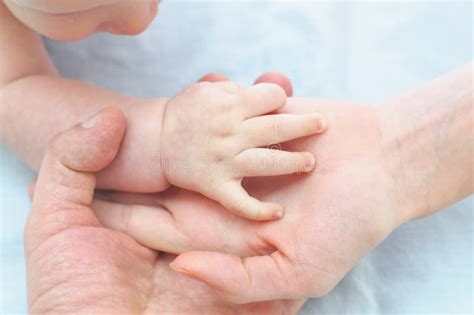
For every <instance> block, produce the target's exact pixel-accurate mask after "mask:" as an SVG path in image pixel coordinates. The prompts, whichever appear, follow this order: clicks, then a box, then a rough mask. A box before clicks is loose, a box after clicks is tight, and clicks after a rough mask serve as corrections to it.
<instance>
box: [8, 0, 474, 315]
mask: <svg viewBox="0 0 474 315" xmlns="http://www.w3.org/2000/svg"><path fill="white" fill-rule="evenodd" d="M472 16H473V4H472V2H471V1H447V0H446V1H400V2H390V3H389V2H382V1H370V2H360V1H357V2H355V1H305V2H297V1H288V2H283V1H278V2H272V1H179V0H173V1H164V2H163V3H162V4H161V8H160V12H159V14H158V17H157V19H156V20H155V21H154V22H153V24H152V25H151V26H150V28H149V29H148V30H147V31H146V32H145V33H143V34H142V35H140V36H138V37H117V36H113V35H107V34H97V35H94V36H92V37H91V38H89V39H87V40H84V41H81V42H74V43H60V42H55V41H50V40H45V44H46V45H47V48H48V51H49V52H50V54H51V56H52V58H53V60H54V62H55V63H56V65H57V66H58V68H59V70H60V72H61V73H62V74H63V75H64V76H66V77H71V78H75V79H79V80H83V81H87V82H90V83H93V84H95V85H98V86H101V87H104V88H107V89H111V90H114V91H117V92H119V93H122V94H127V95H132V96H135V97H142V98H153V97H159V96H172V95H174V94H175V93H176V92H178V91H179V90H181V89H182V88H183V87H185V86H187V85H189V84H190V83H192V82H194V81H196V80H197V79H198V78H199V77H200V76H202V75H203V74H205V73H208V72H211V71H219V72H223V73H225V74H226V75H228V76H229V77H230V78H231V79H232V80H235V81H238V82H241V83H245V84H250V83H251V82H252V81H253V80H254V79H255V78H256V77H257V76H258V75H260V74H261V73H262V72H265V71H280V72H283V73H285V74H287V75H288V76H289V77H290V78H291V79H292V81H293V84H294V88H295V96H306V97H318V98H335V99H346V100H353V101H366V102H372V103H376V102H377V101H379V100H383V99H384V98H388V97H390V96H392V95H395V94H398V93H400V92H403V91H406V90H409V89H412V88H415V87H417V86H418V85H420V84H423V83H424V82H426V81H429V80H432V79H434V78H436V77H437V76H440V75H442V74H444V73H446V72H448V71H450V70H452V69H454V68H456V67H458V66H461V65H463V64H465V63H468V62H470V61H471V60H472V58H473V50H472V49H473V48H472V39H473V37H472V35H473V34H472V30H473V24H472ZM34 176H35V174H34V173H33V172H31V171H30V170H28V169H27V167H26V166H24V165H23V164H22V162H20V161H19V160H18V159H17V158H16V157H15V156H13V155H12V154H11V153H9V152H8V151H6V150H5V149H4V148H0V185H1V186H0V199H1V234H0V237H1V287H0V293H1V294H0V297H1V306H0V313H1V314H15V313H26V312H27V307H26V286H25V268H24V258H23V247H22V246H23V245H22V244H23V243H22V232H23V225H24V222H25V219H26V217H27V214H28V210H29V206H30V204H29V201H28V196H27V186H28V184H29V182H30V181H31V180H32V179H33V178H34ZM473 201H474V199H473V198H472V196H471V197H470V198H467V199H465V200H463V201H461V202H459V203H457V204H455V205H453V206H451V207H450V208H449V209H447V210H446V211H443V212H441V213H438V214H436V215H434V216H432V217H429V218H426V219H423V220H418V221H415V222H411V223H409V224H406V225H404V226H402V227H400V228H399V229H398V230H397V231H395V232H394V233H393V234H392V235H391V236H390V237H389V238H388V239H387V240H386V241H385V242H383V243H382V244H381V245H380V246H379V247H378V248H377V249H376V250H374V251H373V252H372V253H371V254H370V255H368V256H367V257H365V258H364V259H363V260H362V261H360V263H359V264H358V265H357V266H356V267H355V268H354V269H353V270H352V271H351V272H350V273H349V274H348V275H347V277H346V278H345V279H344V280H343V281H342V282H341V283H340V284H339V285H338V286H337V287H336V289H335V290H334V291H332V292H331V293H330V294H329V295H327V296H325V297H323V298H319V299H313V300H310V301H309V302H308V303H307V304H306V305H305V306H304V308H303V310H302V311H301V314H389V313H392V314H415V313H420V314H447V313H449V314H455V313H458V314H472V313H473V304H472V303H473V302H472V301H473V300H474V298H473V265H472V260H473V257H474V253H473V248H472V244H473V235H474V229H473V210H472V209H473Z"/></svg>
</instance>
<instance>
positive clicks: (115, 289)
mask: <svg viewBox="0 0 474 315" xmlns="http://www.w3.org/2000/svg"><path fill="white" fill-rule="evenodd" d="M124 131H125V119H124V117H123V116H122V114H121V112H120V111H118V110H117V109H113V108H111V109H106V110H104V111H102V112H100V113H99V114H98V115H97V116H95V117H93V118H91V119H90V120H88V121H87V122H86V123H84V124H83V125H81V126H75V127H73V128H72V129H70V130H68V131H66V132H64V133H62V134H60V135H59V136H57V137H55V138H54V140H53V141H52V143H51V146H50V147H49V149H48V152H47V154H46V155H45V158H44V160H43V164H42V167H41V170H40V174H39V177H38V181H37V184H36V185H35V191H34V199H33V206H32V211H31V214H30V216H29V218H28V221H27V224H26V226H25V252H26V261H27V276H28V304H29V310H30V312H31V313H33V314H36V313H39V314H42V313H50V312H51V313H76V312H85V313H98V314H105V313H117V314H118V313H123V314H138V313H146V312H150V313H159V314H162V313H163V314H164V313H170V314H176V313H186V314H203V313H206V314H223V313H226V314H269V315H270V314H277V313H284V314H289V313H294V312H296V311H297V309H298V308H299V307H300V306H301V304H302V301H296V300H284V301H274V302H268V303H265V302H264V303H253V304H248V305H237V306H236V305H233V304H232V303H229V302H226V301H225V300H224V299H223V298H222V297H221V296H220V295H218V294H217V293H216V292H214V291H213V290H211V289H209V288H208V287H206V286H204V285H202V284H199V283H198V282H196V281H193V280H190V279H188V278H186V277H183V276H181V275H179V274H177V273H176V272H174V271H172V270H171V269H170V268H169V267H168V264H169V262H170V261H171V260H172V259H173V258H174V257H173V256H172V255H160V254H159V253H158V252H155V251H153V250H150V249H148V248H146V247H144V246H142V245H140V244H138V243H137V242H136V241H135V240H134V239H132V238H131V237H130V236H128V235H126V234H124V233H121V232H117V231H113V230H110V229H108V228H105V227H104V226H102V224H101V223H100V222H99V221H98V219H97V218H96V216H95V215H94V213H93V212H92V209H91V201H92V197H93V192H94V188H95V175H94V172H97V171H99V170H101V169H103V168H104V167H106V166H107V165H108V164H109V163H110V162H111V161H112V159H113V158H114V156H115V155H116V153H117V151H118V149H119V146H120V142H121V140H122V137H123V134H124ZM197 296H198V297H199V298H196V297H197Z"/></svg>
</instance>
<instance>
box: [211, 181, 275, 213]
mask: <svg viewBox="0 0 474 315" xmlns="http://www.w3.org/2000/svg"><path fill="white" fill-rule="evenodd" d="M208 197H209V198H212V199H214V200H216V201H218V202H219V203H220V204H221V205H222V206H224V207H225V208H226V209H228V210H230V211H232V212H234V213H235V214H237V215H238V216H241V217H244V218H247V219H250V220H257V221H265V220H275V219H279V218H281V217H282V216H283V207H281V206H280V205H278V204H275V203H271V202H261V201H259V200H258V199H256V198H253V197H251V196H250V195H249V194H248V193H247V191H245V189H244V188H243V187H242V186H241V184H240V182H237V181H229V182H227V183H223V184H221V185H220V186H219V187H218V188H217V189H216V190H214V191H213V193H212V194H211V196H208Z"/></svg>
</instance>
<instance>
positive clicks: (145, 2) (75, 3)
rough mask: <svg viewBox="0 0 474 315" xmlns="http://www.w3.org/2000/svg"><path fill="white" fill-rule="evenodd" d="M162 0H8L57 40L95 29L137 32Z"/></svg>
mask: <svg viewBox="0 0 474 315" xmlns="http://www.w3.org/2000/svg"><path fill="white" fill-rule="evenodd" d="M158 2H159V0H67V1H64V0H5V4H6V5H7V7H8V8H9V9H10V11H11V12H12V13H13V14H14V15H15V16H16V17H17V18H18V19H19V20H20V21H22V22H23V23H24V24H25V25H27V26H28V27H30V28H31V29H33V30H34V31H36V32H38V33H40V34H42V35H44V36H47V37H50V38H54V39H58V40H78V39H82V38H85V37H87V36H89V35H91V34H92V33H95V32H109V33H113V34H122V35H136V34H139V33H141V32H142V31H144V30H145V29H146V28H147V26H148V25H149V24H150V22H151V21H152V20H153V19H154V17H155V16H156V13H157V11H158Z"/></svg>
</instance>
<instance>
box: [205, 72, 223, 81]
mask: <svg viewBox="0 0 474 315" xmlns="http://www.w3.org/2000/svg"><path fill="white" fill-rule="evenodd" d="M222 81H229V78H228V77H227V76H226V75H225V74H223V73H220V72H211V73H208V74H206V75H204V76H203V77H201V78H200V79H199V80H198V82H222Z"/></svg>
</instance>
